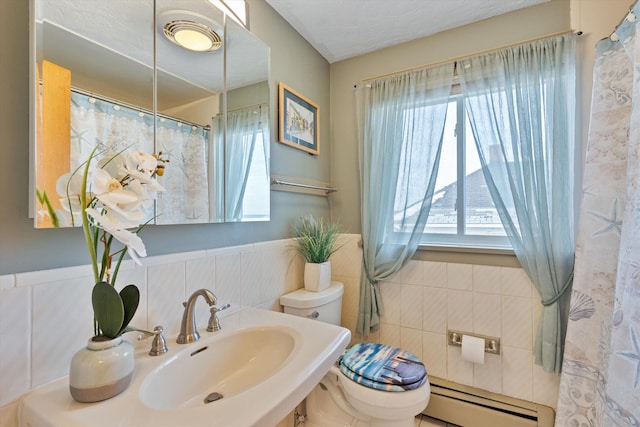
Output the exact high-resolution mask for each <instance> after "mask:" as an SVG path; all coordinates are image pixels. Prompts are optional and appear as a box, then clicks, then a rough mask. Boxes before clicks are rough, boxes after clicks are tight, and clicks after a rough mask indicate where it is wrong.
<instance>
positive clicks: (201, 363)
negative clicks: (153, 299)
mask: <svg viewBox="0 0 640 427" xmlns="http://www.w3.org/2000/svg"><path fill="white" fill-rule="evenodd" d="M295 338H296V331H295V330H294V329H291V328H285V327H256V328H251V329H244V330H236V331H233V332H231V333H229V334H226V335H223V334H220V335H219V336H217V337H214V338H213V339H211V340H208V341H207V342H206V343H204V342H202V343H201V344H200V345H199V346H196V347H198V348H197V349H195V350H194V349H191V348H190V349H189V350H188V351H182V352H180V353H179V354H178V355H176V356H174V357H173V358H171V359H169V360H168V361H167V363H164V364H162V365H160V366H159V367H158V368H156V369H154V370H153V371H152V372H151V373H150V374H149V375H147V378H146V379H145V380H144V381H143V383H142V386H141V387H140V399H141V400H142V402H144V403H145V404H146V405H148V406H149V407H151V408H155V409H175V408H193V407H197V406H204V405H205V404H209V405H215V404H217V403H219V400H215V401H213V402H210V403H205V398H206V397H207V396H209V395H210V394H211V393H218V394H217V395H216V397H217V398H218V399H220V398H229V397H232V396H236V395H238V394H240V393H242V392H244V391H246V390H247V389H249V388H251V387H253V386H255V385H256V384H259V383H261V382H263V381H265V380H266V379H267V378H269V377H271V376H272V375H273V374H274V373H276V372H277V371H278V370H280V369H282V367H283V366H284V364H285V362H286V360H287V358H288V357H289V356H290V355H291V353H292V352H293V349H294V347H295V342H296V339H295ZM213 398H214V397H212V398H211V399H213Z"/></svg>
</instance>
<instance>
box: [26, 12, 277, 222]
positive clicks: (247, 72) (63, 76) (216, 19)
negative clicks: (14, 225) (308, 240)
mask: <svg viewBox="0 0 640 427" xmlns="http://www.w3.org/2000/svg"><path fill="white" fill-rule="evenodd" d="M32 1H33V2H34V4H35V9H34V10H35V18H36V19H35V20H36V22H35V24H34V28H35V29H34V40H35V43H34V44H35V55H34V58H35V63H34V64H33V67H34V68H35V69H36V78H37V81H38V89H37V90H36V91H34V93H35V94H36V96H34V103H35V104H36V108H35V111H36V112H37V114H36V115H35V116H36V117H35V119H34V120H35V122H36V126H35V128H36V132H35V133H36V134H35V138H34V139H35V155H34V164H35V166H34V170H35V177H34V179H33V182H34V183H35V186H36V187H37V189H38V190H40V191H42V192H43V193H46V194H47V196H48V198H49V200H50V202H51V205H52V207H53V208H54V209H55V210H56V212H58V213H59V217H60V218H61V223H60V226H67V225H73V222H72V218H70V217H69V216H65V214H64V210H63V209H62V208H61V206H60V203H59V202H58V195H57V193H56V186H55V183H56V180H57V179H58V177H59V176H61V175H63V174H65V173H68V172H69V171H74V170H76V169H77V168H78V167H80V166H81V165H82V164H83V162H84V161H85V160H86V159H87V157H88V155H89V153H90V152H91V150H92V149H93V147H94V146H95V144H98V145H99V146H100V150H103V151H104V150H121V149H123V148H127V147H132V148H136V149H140V150H143V151H146V152H149V153H151V152H156V153H158V152H162V156H163V158H167V159H168V160H169V162H168V163H167V165H166V166H167V167H166V169H165V175H164V176H163V177H162V178H161V181H162V182H161V184H162V185H163V186H164V187H165V188H166V189H167V191H165V192H163V193H160V194H161V198H159V199H158V200H157V202H156V206H155V210H154V208H151V209H150V210H149V212H148V217H149V218H151V217H153V216H154V215H157V216H156V220H155V221H156V223H158V224H183V223H194V222H221V221H225V220H227V221H248V220H268V219H269V186H268V173H269V168H268V162H269V135H270V132H269V127H268V124H269V122H270V115H269V109H268V103H269V86H268V72H269V49H268V47H267V46H266V45H264V44H263V43H262V42H261V41H259V40H258V39H257V38H256V37H255V36H253V35H252V34H251V33H250V32H248V31H247V30H246V29H244V28H243V27H241V26H240V25H238V24H237V23H235V22H232V21H231V20H230V19H226V22H225V17H224V15H223V14H222V13H221V12H220V11H219V10H218V9H216V8H215V7H213V6H212V5H211V3H210V2H209V1H208V0H156V1H155V4H156V8H157V9H156V10H155V11H154V0H136V1H135V2H120V1H104V0H32ZM154 14H155V17H156V28H154V27H153V23H154ZM177 21H198V22H204V23H205V24H206V25H207V27H209V28H210V29H211V30H213V31H214V32H215V33H216V34H217V35H218V36H219V37H220V39H221V41H223V46H222V47H221V48H220V49H218V50H210V51H206V52H194V51H190V50H186V49H184V48H182V47H180V46H178V45H176V44H174V43H172V42H170V41H169V40H167V39H166V38H165V36H164V34H163V29H164V26H165V24H167V23H169V22H171V23H175V22H177ZM227 27H228V29H227ZM172 28H173V27H172ZM225 30H226V31H225ZM154 41H155V47H156V51H155V53H154ZM154 67H155V68H154ZM154 74H155V76H154ZM256 88H257V90H254V89H256ZM154 90H155V97H154ZM227 93H228V95H227ZM69 106H70V107H69ZM227 106H228V107H229V108H232V109H234V110H235V111H240V110H242V109H247V108H253V107H256V106H261V107H263V108H260V109H258V110H255V112H254V113H252V115H253V116H254V117H255V118H256V121H254V123H253V126H252V127H251V129H252V130H250V131H247V130H242V128H237V127H233V128H231V129H232V130H233V129H236V128H237V129H240V130H239V131H238V132H240V133H242V132H244V133H245V135H244V137H240V133H238V132H236V131H235V130H233V132H232V134H233V135H234V137H238V138H240V139H241V140H242V139H243V138H244V139H245V140H246V138H248V136H247V135H246V132H251V137H250V140H251V141H252V142H251V143H247V142H245V143H243V144H231V145H228V141H226V139H228V138H231V134H230V133H229V132H230V130H229V126H230V123H231V122H230V121H229V120H227V115H226V109H225V108H227ZM154 113H155V114H154ZM154 116H155V117H156V121H155V123H154V120H153V118H154ZM244 121H245V122H246V121H247V120H244ZM234 122H235V123H241V122H243V121H242V120H240V121H238V120H236V119H234ZM234 126H235V125H234ZM241 145H243V146H244V147H241ZM231 146H233V149H229V150H226V151H225V147H231ZM103 155H107V154H103ZM109 155H110V154H109ZM236 156H238V157H236ZM98 157H99V156H98ZM225 161H226V162H227V164H228V165H232V166H231V167H230V169H229V170H225ZM225 191H228V192H229V194H230V196H229V198H227V199H225ZM36 211H37V212H36V214H35V215H34V217H35V224H36V227H51V226H53V225H54V224H52V222H51V215H48V214H47V212H46V210H45V209H43V205H40V204H39V203H37V202H36ZM76 225H77V224H76Z"/></svg>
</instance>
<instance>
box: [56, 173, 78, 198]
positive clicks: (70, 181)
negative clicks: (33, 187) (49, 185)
mask: <svg viewBox="0 0 640 427" xmlns="http://www.w3.org/2000/svg"><path fill="white" fill-rule="evenodd" d="M81 191H82V175H80V174H77V173H74V174H72V173H65V174H64V175H61V176H60V178H58V180H57V181H56V193H58V195H59V196H62V197H71V196H78V195H79V194H80V192H81Z"/></svg>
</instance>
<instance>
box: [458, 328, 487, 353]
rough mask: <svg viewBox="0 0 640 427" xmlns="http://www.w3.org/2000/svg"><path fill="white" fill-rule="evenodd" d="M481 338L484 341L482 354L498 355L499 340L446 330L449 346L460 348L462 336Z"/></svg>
mask: <svg viewBox="0 0 640 427" xmlns="http://www.w3.org/2000/svg"><path fill="white" fill-rule="evenodd" d="M463 335H468V336H471V337H476V338H482V339H483V340H484V352H485V353H491V354H500V338H497V337H488V336H486V335H478V334H472V333H469V332H462V331H454V330H447V341H448V344H449V345H455V346H458V347H462V336H463Z"/></svg>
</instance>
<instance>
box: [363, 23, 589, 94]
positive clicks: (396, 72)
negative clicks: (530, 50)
mask: <svg viewBox="0 0 640 427" xmlns="http://www.w3.org/2000/svg"><path fill="white" fill-rule="evenodd" d="M571 33H573V34H576V35H578V36H581V35H582V31H561V32H558V33H553V34H548V35H546V36H542V37H535V38H532V39H527V40H523V41H520V42H517V43H512V44H508V45H504V46H501V47H496V48H493V49H486V50H483V51H480V52H476V53H472V54H469V55H461V56H456V57H454V58H450V59H446V60H443V61H438V62H434V63H432V64H427V65H419V66H416V67H411V68H405V69H404V70H400V71H393V72H390V73H385V74H380V75H378V76H373V77H367V78H365V79H362V80H360V82H359V83H358V84H362V83H366V82H370V81H373V80H378V79H381V78H384V77H389V76H394V75H396V74H402V73H408V72H410V71H415V70H420V69H422V68H429V67H435V66H438V65H444V64H449V63H451V62H456V61H459V60H461V59H466V58H472V57H474V56H478V55H486V54H488V53H491V52H496V51H498V50H501V49H506V48H509V47H513V46H519V45H522V44H526V43H532V42H535V41H538V40H543V39H547V38H550V37H556V36H562V35H565V34H571ZM358 84H355V85H354V86H353V87H358Z"/></svg>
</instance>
